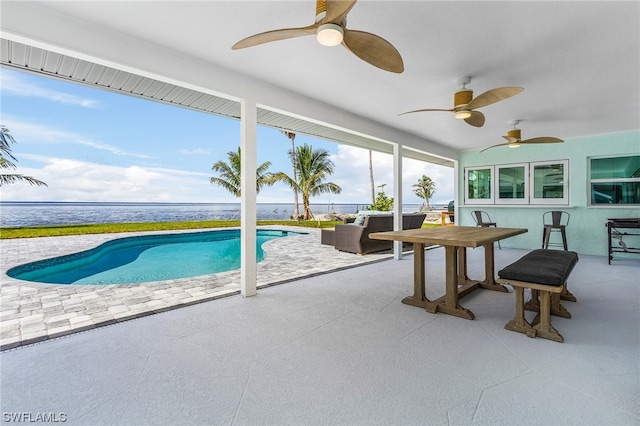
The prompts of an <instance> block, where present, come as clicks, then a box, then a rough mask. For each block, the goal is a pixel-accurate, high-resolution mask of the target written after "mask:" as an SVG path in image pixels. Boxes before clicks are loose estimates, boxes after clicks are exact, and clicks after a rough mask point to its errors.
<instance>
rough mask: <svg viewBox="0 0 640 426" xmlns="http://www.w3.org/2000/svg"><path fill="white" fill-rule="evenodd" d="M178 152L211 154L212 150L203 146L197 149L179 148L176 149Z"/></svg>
mask: <svg viewBox="0 0 640 426" xmlns="http://www.w3.org/2000/svg"><path fill="white" fill-rule="evenodd" d="M176 152H177V153H178V154H185V155H209V154H211V151H209V150H206V149H202V148H196V149H179V150H178V151H176Z"/></svg>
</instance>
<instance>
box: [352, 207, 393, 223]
mask: <svg viewBox="0 0 640 426" xmlns="http://www.w3.org/2000/svg"><path fill="white" fill-rule="evenodd" d="M377 214H389V212H383V211H379V210H360V211H359V212H358V216H356V220H354V221H353V224H354V225H358V226H362V225H364V219H365V218H366V217H367V216H372V215H377Z"/></svg>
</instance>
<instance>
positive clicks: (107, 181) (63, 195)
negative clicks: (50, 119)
mask: <svg viewBox="0 0 640 426" xmlns="http://www.w3.org/2000/svg"><path fill="white" fill-rule="evenodd" d="M30 159H31V160H35V161H41V162H43V163H44V167H42V168H40V169H35V168H26V167H22V168H20V167H19V168H18V169H17V170H16V173H19V174H23V175H28V176H33V177H35V178H37V179H39V180H42V181H44V182H46V183H47V185H48V186H47V187H42V186H40V187H38V186H30V185H29V184H27V183H25V182H22V183H16V184H13V185H7V186H3V187H2V200H4V201H50V200H55V201H131V202H133V201H138V202H217V201H221V202H224V201H229V200H228V196H227V195H225V194H219V195H221V196H218V195H216V192H215V191H214V190H213V189H214V188H212V185H211V184H209V182H208V179H207V175H206V174H204V173H193V172H185V171H182V170H172V169H154V168H145V167H140V166H130V167H117V166H109V165H102V164H95V163H90V162H83V161H78V160H70V159H65V158H44V157H38V156H30ZM216 197H218V199H216Z"/></svg>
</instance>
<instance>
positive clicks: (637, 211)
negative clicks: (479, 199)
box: [456, 131, 640, 256]
mask: <svg viewBox="0 0 640 426" xmlns="http://www.w3.org/2000/svg"><path fill="white" fill-rule="evenodd" d="M624 154H627V155H631V154H640V131H632V132H624V133H614V134H608V135H598V136H589V137H581V138H574V139H568V140H566V141H565V142H564V143H561V144H548V145H529V146H527V145H522V146H521V147H520V148H517V149H509V148H506V147H504V148H494V149H490V150H488V151H485V152H482V153H480V152H479V151H463V152H461V153H460V160H459V168H458V182H459V188H458V194H460V196H459V198H460V200H459V204H458V205H459V210H458V217H457V218H456V220H457V221H458V225H463V226H474V225H475V222H474V221H473V219H472V218H471V211H472V210H484V211H486V212H487V213H489V215H490V216H491V219H492V220H493V221H494V222H496V223H497V224H498V226H502V227H513V228H528V229H529V232H527V233H526V234H522V235H518V236H516V237H513V238H509V239H506V240H504V241H501V244H502V247H513V248H524V249H535V248H540V247H541V245H542V215H543V213H544V212H545V211H548V210H565V211H567V212H569V213H570V214H571V221H570V222H569V226H568V227H567V241H568V243H569V250H573V251H576V252H578V253H580V254H591V255H602V256H606V255H607V230H606V227H605V224H606V222H607V218H610V217H636V218H637V217H640V208H639V207H619V206H611V207H609V206H606V207H601V206H598V207H588V206H587V201H588V200H587V197H588V194H589V188H588V176H587V170H588V165H587V162H588V157H593V156H602V155H605V156H606V155H611V156H614V155H624ZM565 159H568V160H569V205H568V206H533V207H529V206H513V205H511V206H497V205H467V206H465V205H464V168H465V167H469V166H486V165H489V166H490V165H496V164H509V163H522V162H533V161H546V160H565ZM554 234H555V233H554ZM556 238H558V240H559V233H558V234H557V235H552V239H554V240H555V239H556ZM625 242H627V243H629V242H633V245H631V244H628V245H629V246H630V247H640V237H627V238H625ZM617 255H618V254H616V256H617ZM635 256H638V255H635Z"/></svg>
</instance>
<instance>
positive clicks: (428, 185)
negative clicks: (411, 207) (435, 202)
mask: <svg viewBox="0 0 640 426" xmlns="http://www.w3.org/2000/svg"><path fill="white" fill-rule="evenodd" d="M413 187H414V188H416V189H414V191H413V192H415V194H416V195H417V196H418V197H420V198H424V200H425V203H426V205H427V210H430V209H431V205H430V204H429V200H431V197H433V194H435V193H436V183H435V182H434V181H432V180H431V178H430V177H429V176H426V175H422V177H421V178H420V179H418V183H416V184H415V185H413Z"/></svg>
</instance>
